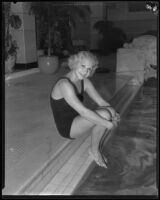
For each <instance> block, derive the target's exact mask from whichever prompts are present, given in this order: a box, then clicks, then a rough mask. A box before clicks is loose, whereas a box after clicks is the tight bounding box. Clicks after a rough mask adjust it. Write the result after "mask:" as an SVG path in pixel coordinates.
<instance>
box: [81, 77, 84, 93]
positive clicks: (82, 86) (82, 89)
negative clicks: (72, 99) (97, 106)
mask: <svg viewBox="0 0 160 200" xmlns="http://www.w3.org/2000/svg"><path fill="white" fill-rule="evenodd" d="M83 92H84V80H82V81H81V94H83Z"/></svg>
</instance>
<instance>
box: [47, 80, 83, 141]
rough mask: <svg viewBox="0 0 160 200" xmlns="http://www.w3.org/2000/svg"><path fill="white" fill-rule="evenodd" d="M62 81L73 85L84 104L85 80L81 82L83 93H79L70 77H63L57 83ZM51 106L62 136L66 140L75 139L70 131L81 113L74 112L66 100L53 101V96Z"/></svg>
mask: <svg viewBox="0 0 160 200" xmlns="http://www.w3.org/2000/svg"><path fill="white" fill-rule="evenodd" d="M60 79H67V80H68V81H69V82H70V83H71V84H72V85H73V87H74V89H75V92H76V94H77V97H78V98H79V100H80V101H81V102H83V93H84V82H83V80H82V81H81V93H78V90H77V88H76V86H75V85H74V83H73V82H72V81H71V80H70V79H69V78H68V77H61V78H59V79H58V80H57V81H56V82H58V81H59V80H60ZM50 105H51V108H52V112H53V117H54V120H55V124H56V127H57V129H58V131H59V133H60V135H61V136H62V137H65V138H69V139H74V138H71V137H70V129H71V125H72V122H73V120H74V118H75V117H76V116H78V115H79V113H78V112H77V111H76V110H74V109H73V108H72V107H71V106H70V105H69V104H68V103H67V102H66V101H65V99H64V98H61V99H58V100H56V99H53V98H52V96H51V95H50Z"/></svg>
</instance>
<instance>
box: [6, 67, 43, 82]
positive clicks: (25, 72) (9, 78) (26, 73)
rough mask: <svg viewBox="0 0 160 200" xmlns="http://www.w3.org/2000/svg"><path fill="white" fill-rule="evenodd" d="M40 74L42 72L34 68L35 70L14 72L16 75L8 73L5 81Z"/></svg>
mask: <svg viewBox="0 0 160 200" xmlns="http://www.w3.org/2000/svg"><path fill="white" fill-rule="evenodd" d="M38 72H40V69H39V68H33V69H28V70H23V71H19V72H14V73H8V74H5V81H8V80H11V79H15V78H19V77H23V76H27V75H30V74H35V73H38Z"/></svg>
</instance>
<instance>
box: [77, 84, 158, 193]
mask: <svg viewBox="0 0 160 200" xmlns="http://www.w3.org/2000/svg"><path fill="white" fill-rule="evenodd" d="M156 112H157V90H156V88H155V87H148V86H147V87H142V91H140V93H138V94H137V96H136V98H135V99H134V101H133V103H131V105H130V107H129V108H128V111H127V113H126V114H125V116H124V118H122V120H121V123H120V124H119V126H118V128H117V130H116V133H115V134H114V136H113V137H111V139H109V141H107V143H106V144H105V142H104V146H103V149H102V152H103V155H104V156H105V157H106V158H107V160H108V166H107V169H105V168H102V167H99V166H97V165H96V167H95V168H94V169H93V170H92V171H91V172H90V173H89V175H88V177H87V179H85V180H84V181H83V180H82V182H81V183H80V184H79V186H78V188H77V189H76V191H75V192H74V195H157V180H156V177H157V176H158V175H157V174H156V171H157V162H156V151H157V145H156V141H157V140H156V133H157V132H156V130H157V129H156V125H157V121H156V119H157V113H156Z"/></svg>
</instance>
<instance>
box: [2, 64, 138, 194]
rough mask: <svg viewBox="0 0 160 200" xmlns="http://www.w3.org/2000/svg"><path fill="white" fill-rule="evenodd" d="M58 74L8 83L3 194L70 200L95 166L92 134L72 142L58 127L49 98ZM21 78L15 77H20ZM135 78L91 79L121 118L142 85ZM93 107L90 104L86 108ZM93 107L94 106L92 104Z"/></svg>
mask: <svg viewBox="0 0 160 200" xmlns="http://www.w3.org/2000/svg"><path fill="white" fill-rule="evenodd" d="M67 70H68V69H66V68H61V69H60V70H59V71H58V73H56V74H54V75H45V74H42V73H40V72H39V71H38V69H32V70H30V71H31V74H30V72H29V70H27V73H29V74H28V75H25V74H24V73H23V72H22V73H21V72H19V73H17V74H20V76H19V77H18V76H17V75H15V77H14V76H13V79H9V80H8V81H7V80H6V82H5V188H4V189H3V191H2V194H3V195H16V194H24V195H30V194H35V195H37V194H39V195H56V194H60V195H61V194H65V195H70V194H72V192H73V191H74V189H75V187H76V185H77V184H78V182H79V181H80V180H81V178H82V176H83V175H84V173H85V172H86V170H87V169H88V168H89V167H90V166H91V164H93V160H92V159H91V158H90V157H89V155H88V151H87V149H88V147H89V145H90V135H89V133H86V135H85V136H83V137H81V138H79V139H78V140H74V141H70V140H67V139H65V138H62V137H61V136H60V135H59V134H58V132H57V130H56V127H55V123H54V119H53V116H52V112H51V109H50V103H49V95H50V91H51V88H52V86H53V84H54V83H55V81H56V79H57V78H58V77H59V76H61V75H62V74H64V73H66V72H67ZM16 77H17V78H16ZM131 79H132V77H130V76H125V75H117V76H116V75H115V74H114V73H104V74H102V73H96V74H95V75H94V77H93V78H92V80H93V82H94V84H95V86H96V87H97V89H98V90H99V91H100V93H101V94H102V96H104V98H106V99H107V100H108V101H110V102H111V104H112V105H113V106H115V108H116V109H117V110H118V111H119V112H120V113H123V112H124V111H125V109H126V108H127V105H128V104H129V103H130V101H131V100H132V99H133V98H134V96H135V94H136V93H137V91H138V90H139V88H140V87H139V86H134V85H132V84H131V83H130V80H131ZM87 103H88V105H91V106H92V104H90V103H89V100H87V101H86V104H87ZM93 106H94V105H93Z"/></svg>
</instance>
